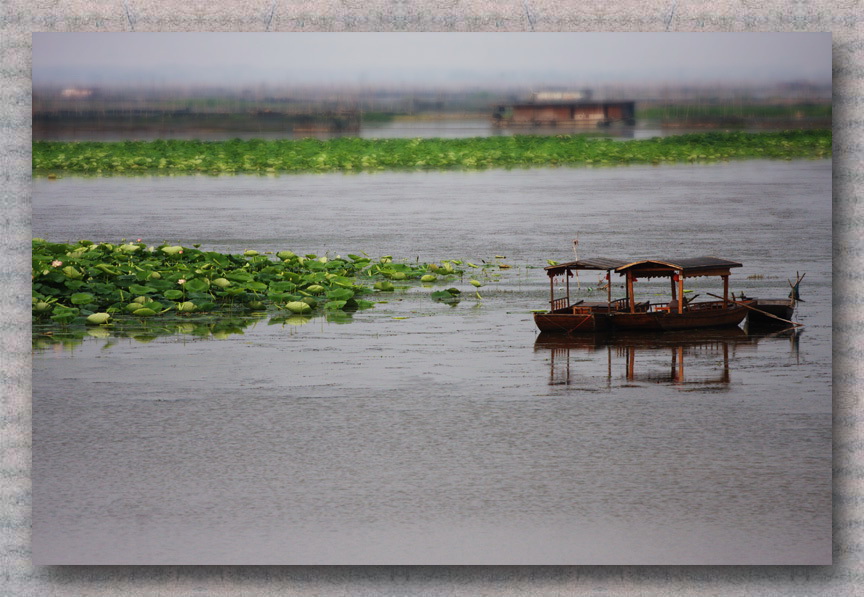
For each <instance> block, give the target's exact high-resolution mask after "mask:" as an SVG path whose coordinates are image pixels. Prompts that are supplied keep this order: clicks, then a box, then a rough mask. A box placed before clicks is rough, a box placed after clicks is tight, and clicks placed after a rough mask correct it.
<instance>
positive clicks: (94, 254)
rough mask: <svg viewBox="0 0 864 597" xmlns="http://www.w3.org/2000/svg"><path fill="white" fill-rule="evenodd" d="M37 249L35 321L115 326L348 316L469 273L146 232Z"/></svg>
mask: <svg viewBox="0 0 864 597" xmlns="http://www.w3.org/2000/svg"><path fill="white" fill-rule="evenodd" d="M131 247H135V249H134V250H133V249H132V248H131ZM32 249H33V251H32V259H33V263H32V268H33V269H32V290H33V299H32V304H33V308H32V314H33V322H34V326H36V325H59V326H61V327H65V326H69V325H73V326H74V325H79V326H85V325H89V326H91V327H92V326H116V325H123V324H124V322H128V321H138V322H144V321H146V320H148V319H160V320H162V319H166V320H169V319H171V318H180V319H181V320H182V319H183V318H189V317H193V318H194V317H207V316H210V315H215V316H223V317H224V316H235V315H241V316H246V315H249V314H251V313H254V312H256V311H266V312H270V313H271V314H273V313H276V314H278V313H282V314H284V318H285V321H286V322H288V323H290V324H292V325H297V324H299V323H303V321H302V319H291V318H292V317H295V316H296V317H300V318H304V317H310V316H313V315H320V314H324V315H326V316H327V319H328V321H336V322H346V321H350V314H351V313H353V312H355V311H358V310H363V309H370V308H372V307H374V306H375V302H376V301H374V300H366V298H364V297H368V298H372V297H373V296H374V295H376V294H379V293H391V292H395V291H397V290H401V289H408V288H411V287H412V286H413V287H417V288H419V286H420V283H427V284H428V283H432V282H435V283H437V282H444V281H448V280H449V281H451V283H452V281H454V280H461V276H462V274H463V270H462V269H461V268H460V267H459V264H461V263H462V262H461V261H458V260H447V261H443V262H441V264H440V265H438V264H425V263H420V262H419V260H418V261H417V262H415V263H408V262H398V261H394V260H393V257H392V256H390V255H387V256H384V257H382V258H380V259H378V260H373V259H372V258H370V257H368V256H359V255H348V256H347V257H342V256H338V255H337V256H336V257H329V256H318V255H305V256H299V255H297V254H295V253H293V252H291V251H280V252H279V253H277V254H276V256H275V258H274V256H272V255H267V254H263V255H262V254H260V253H258V252H257V251H254V250H251V249H250V250H247V251H245V252H244V253H243V254H241V255H233V254H223V253H218V252H214V251H204V250H201V249H199V248H196V247H194V246H193V247H184V246H181V245H168V244H164V245H161V246H150V247H148V246H147V244H146V243H143V242H140V240H139V241H138V242H137V243H124V244H112V243H94V242H91V241H86V240H84V241H79V242H77V243H71V244H67V243H54V242H49V241H46V240H43V239H33V242H32ZM433 266H434V267H433ZM433 270H434V271H435V272H436V273H435V274H430V273H429V272H430V271H433ZM394 281H395V282H397V283H398V284H402V285H404V286H399V287H397V286H396V285H395V284H394ZM475 282H476V280H473V279H472V281H471V284H474V285H476V284H477V283H479V282H476V283H475ZM441 292H443V295H439V294H436V293H435V292H433V293H432V297H433V298H435V299H436V300H437V299H440V298H443V299H444V302H449V303H451V304H452V303H454V302H458V295H459V293H460V291H459V290H458V289H456V288H450V289H448V290H446V291H441ZM444 295H446V296H444ZM379 302H380V301H379ZM340 314H341V315H340ZM289 319H290V321H289ZM222 331H224V330H222ZM212 335H215V334H212Z"/></svg>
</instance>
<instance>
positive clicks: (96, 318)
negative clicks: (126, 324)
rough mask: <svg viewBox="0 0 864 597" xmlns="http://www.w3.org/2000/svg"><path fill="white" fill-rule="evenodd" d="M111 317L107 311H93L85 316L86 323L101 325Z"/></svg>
mask: <svg viewBox="0 0 864 597" xmlns="http://www.w3.org/2000/svg"><path fill="white" fill-rule="evenodd" d="M109 319H111V316H110V315H108V314H107V313H93V314H92V315H88V316H87V323H92V324H94V325H101V324H103V323H105V322H107V321H108V320H109Z"/></svg>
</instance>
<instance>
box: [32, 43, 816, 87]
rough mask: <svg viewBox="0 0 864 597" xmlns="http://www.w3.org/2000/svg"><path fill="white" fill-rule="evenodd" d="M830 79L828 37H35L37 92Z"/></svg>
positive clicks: (742, 81)
mask: <svg viewBox="0 0 864 597" xmlns="http://www.w3.org/2000/svg"><path fill="white" fill-rule="evenodd" d="M788 80H806V81H811V82H816V83H829V82H830V81H831V35H830V34H829V33H34V34H33V82H34V85H39V84H51V83H61V84H110V83H112V82H118V83H121V82H141V83H145V84H156V85H159V84H176V83H183V84H192V85H194V84H221V85H232V84H244V85H248V84H256V83H266V84H273V85H286V84H292V83H307V82H335V83H349V84H357V83H362V84H374V83H411V84H418V83H420V84H422V83H424V82H429V83H431V84H441V83H447V82H454V83H458V84H464V83H466V82H473V83H478V84H483V83H497V84H501V83H508V82H514V83H522V82H534V81H548V82H550V83H559V82H564V81H571V82H573V83H575V84H581V85H590V84H592V83H599V82H602V83H618V82H620V83H628V82H639V83H649V82H651V81H657V82H663V83H688V82H708V83H717V82H730V83H752V82H767V83H771V82H776V81H788Z"/></svg>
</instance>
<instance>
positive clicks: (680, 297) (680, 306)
mask: <svg viewBox="0 0 864 597" xmlns="http://www.w3.org/2000/svg"><path fill="white" fill-rule="evenodd" d="M683 312H684V272H682V271H679V272H678V313H683Z"/></svg>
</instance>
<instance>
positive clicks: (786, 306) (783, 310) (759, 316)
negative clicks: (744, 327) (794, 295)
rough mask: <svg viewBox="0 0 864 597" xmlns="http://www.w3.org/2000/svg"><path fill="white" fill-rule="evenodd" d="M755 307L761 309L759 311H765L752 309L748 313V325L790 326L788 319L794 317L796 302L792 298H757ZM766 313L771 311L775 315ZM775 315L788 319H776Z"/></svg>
mask: <svg viewBox="0 0 864 597" xmlns="http://www.w3.org/2000/svg"><path fill="white" fill-rule="evenodd" d="M753 307H755V308H756V309H759V311H764V313H760V312H759V311H752V310H751V311H750V312H749V313H748V314H747V323H748V325H754V326H765V327H781V326H788V325H789V321H788V320H790V319H791V318H792V314H793V313H794V312H795V303H794V302H793V301H792V300H790V299H756V300H755V301H754V303H753ZM765 313H769V314H770V315H773V316H774V317H770V316H769V315H766V314H765ZM775 317H779V318H780V319H785V320H787V321H780V320H778V319H775Z"/></svg>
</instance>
